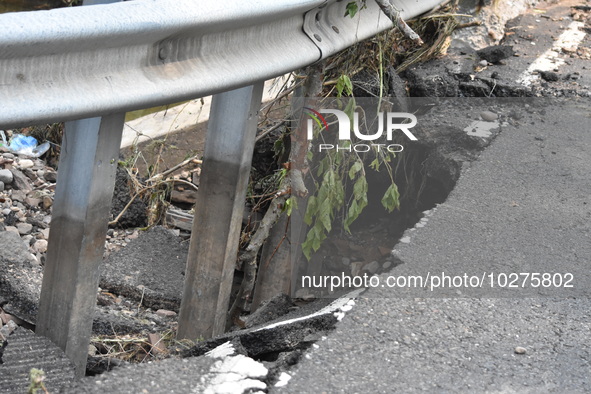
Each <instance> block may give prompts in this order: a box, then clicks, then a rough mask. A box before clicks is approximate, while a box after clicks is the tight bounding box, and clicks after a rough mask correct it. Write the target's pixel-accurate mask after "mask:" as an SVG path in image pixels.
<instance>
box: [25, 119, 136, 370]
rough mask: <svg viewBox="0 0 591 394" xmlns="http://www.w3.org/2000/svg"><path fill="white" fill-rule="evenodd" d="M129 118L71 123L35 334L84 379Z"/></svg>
mask: <svg viewBox="0 0 591 394" xmlns="http://www.w3.org/2000/svg"><path fill="white" fill-rule="evenodd" d="M124 120H125V114H124V113H120V114H116V115H109V116H106V117H102V118H91V119H83V120H77V121H73V122H68V123H66V127H65V133H64V138H63V143H62V149H61V154H60V161H59V168H58V181H57V188H56V191H55V203H54V205H53V211H52V220H51V231H50V233H49V245H48V249H47V260H46V262H45V270H44V273H43V283H42V287H41V299H40V302H39V313H38V316H37V328H36V333H37V334H39V335H43V336H45V337H47V338H49V339H50V340H52V341H53V342H54V343H55V344H56V345H58V346H59V347H61V348H62V349H63V350H64V351H65V353H66V355H67V356H68V357H69V358H70V360H72V362H73V363H74V365H75V367H76V374H77V376H79V377H82V376H84V373H85V369H86V359H87V354H88V344H89V342H90V335H91V331H92V320H93V316H94V310H95V305H96V294H97V289H98V281H99V266H100V264H101V262H102V259H103V251H104V246H105V237H106V233H107V222H108V218H109V211H110V207H111V199H112V198H113V188H114V185H115V173H116V169H117V162H118V158H119V145H120V144H121V134H122V131H123V123H124Z"/></svg>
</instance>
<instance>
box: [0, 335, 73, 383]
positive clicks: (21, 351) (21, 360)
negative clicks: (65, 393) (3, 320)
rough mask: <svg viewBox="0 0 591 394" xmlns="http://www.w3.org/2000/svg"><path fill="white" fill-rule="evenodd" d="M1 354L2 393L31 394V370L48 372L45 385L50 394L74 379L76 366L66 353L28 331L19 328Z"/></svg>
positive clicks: (7, 340)
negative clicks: (29, 389) (29, 392)
mask: <svg viewBox="0 0 591 394" xmlns="http://www.w3.org/2000/svg"><path fill="white" fill-rule="evenodd" d="M0 351H1V352H2V355H1V356H2V364H0V393H10V394H13V393H26V392H28V391H27V390H28V387H29V373H30V370H31V368H37V369H41V370H42V371H43V372H44V373H45V380H44V384H45V387H46V388H47V390H48V392H50V393H57V392H59V391H60V390H61V388H62V387H63V386H65V385H67V384H69V383H70V382H72V381H73V380H74V375H75V369H74V366H73V365H72V363H71V362H70V360H69V359H68V358H67V357H66V355H65V354H64V353H63V352H62V350H61V349H59V348H58V347H57V346H56V345H54V344H53V343H52V342H51V341H50V340H49V339H47V338H45V337H42V336H37V335H35V334H34V333H33V332H32V331H30V330H27V329H25V328H22V327H19V328H17V329H16V330H15V331H14V332H13V333H12V334H11V335H10V336H9V337H8V338H7V339H6V340H5V342H4V346H3V347H2V349H1V350H0Z"/></svg>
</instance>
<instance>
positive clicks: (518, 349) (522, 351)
mask: <svg viewBox="0 0 591 394" xmlns="http://www.w3.org/2000/svg"><path fill="white" fill-rule="evenodd" d="M526 352H527V349H525V348H524V347H521V346H517V347H516V348H515V354H525V353H526Z"/></svg>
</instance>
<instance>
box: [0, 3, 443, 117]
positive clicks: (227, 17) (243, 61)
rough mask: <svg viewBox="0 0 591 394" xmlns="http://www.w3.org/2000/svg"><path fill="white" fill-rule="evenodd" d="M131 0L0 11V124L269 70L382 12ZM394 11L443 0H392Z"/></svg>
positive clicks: (199, 90) (383, 21)
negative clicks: (349, 13) (347, 13)
mask: <svg viewBox="0 0 591 394" xmlns="http://www.w3.org/2000/svg"><path fill="white" fill-rule="evenodd" d="M347 3H348V1H346V0H345V1H343V0H289V1H277V0H259V1H252V2H244V1H242V0H224V1H199V2H196V1H194V0H156V1H148V0H145V1H144V0H138V1H131V2H120V3H114V4H106V5H93V6H91V7H73V8H61V9H55V10H50V11H34V12H19V13H9V14H3V15H0V25H1V26H2V32H0V103H1V111H0V128H11V127H18V126H28V125H31V124H38V123H43V122H54V121H65V120H71V119H79V118H85V117H92V116H100V115H103V114H108V113H113V112H122V111H130V110H135V109H141V108H147V107H151V106H156V105H163V104H169V103H172V102H177V101H182V100H186V99H192V98H196V97H201V96H206V95H210V94H214V93H218V92H222V91H227V90H230V89H235V88H237V87H241V86H246V85H249V84H252V83H253V82H255V81H260V80H265V79H269V78H273V77H275V76H278V75H281V74H284V73H286V72H290V71H293V70H295V69H298V68H300V67H303V66H306V65H309V64H312V63H314V62H316V61H318V60H321V59H323V58H326V57H328V56H330V55H332V54H334V53H336V52H338V51H340V50H342V49H345V48H347V47H348V46H350V45H352V44H354V43H355V42H357V41H361V40H364V39H366V38H369V37H371V36H373V35H375V34H376V33H378V32H381V31H383V30H386V29H388V28H390V27H391V26H392V23H391V22H390V21H389V20H388V18H386V17H385V15H383V14H382V13H381V11H380V10H379V7H378V6H377V4H376V3H375V2H373V1H372V0H368V1H367V8H366V9H363V10H362V11H360V12H359V13H358V14H357V15H356V16H355V18H349V17H344V14H345V7H346V4H347ZM394 3H395V4H396V6H397V8H398V9H400V10H401V15H402V17H403V18H410V17H413V16H416V15H418V14H420V13H423V12H425V11H428V10H430V9H431V8H433V7H434V6H436V5H437V4H439V3H441V0H421V1H418V0H395V2H394Z"/></svg>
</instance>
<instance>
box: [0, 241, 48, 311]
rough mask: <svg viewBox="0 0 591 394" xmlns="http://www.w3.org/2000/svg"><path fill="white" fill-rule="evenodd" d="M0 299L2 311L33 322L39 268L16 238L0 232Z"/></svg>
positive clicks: (37, 298)
mask: <svg viewBox="0 0 591 394" xmlns="http://www.w3.org/2000/svg"><path fill="white" fill-rule="evenodd" d="M0 245H2V248H0V297H1V298H2V299H3V300H4V301H3V302H4V305H3V308H4V309H6V310H7V311H10V312H11V313H13V314H16V315H17V316H18V317H20V318H21V319H23V320H27V321H29V322H32V321H34V316H35V315H36V314H37V304H38V302H39V294H40V292H41V276H42V268H41V267H40V266H39V265H38V264H37V263H36V260H35V258H34V256H33V255H32V254H31V252H29V250H28V248H27V246H26V245H25V244H24V242H23V241H22V240H21V238H20V236H19V235H18V234H16V233H14V232H11V231H2V232H0Z"/></svg>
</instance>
